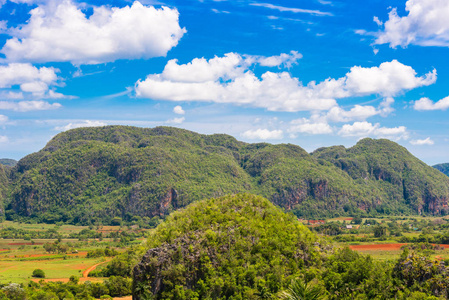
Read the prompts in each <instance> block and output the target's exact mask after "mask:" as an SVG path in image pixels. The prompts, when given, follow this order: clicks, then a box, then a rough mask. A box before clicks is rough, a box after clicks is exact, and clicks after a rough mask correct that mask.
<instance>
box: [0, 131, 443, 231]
mask: <svg viewBox="0 0 449 300" xmlns="http://www.w3.org/2000/svg"><path fill="white" fill-rule="evenodd" d="M2 172H3V173H2ZM2 191H3V192H2ZM238 192H251V193H254V194H258V195H261V196H264V197H266V198H268V199H269V200H270V201H271V202H273V203H275V204H277V205H279V206H281V207H283V208H286V209H288V210H292V211H293V212H294V213H295V214H296V215H297V216H298V217H313V218H322V217H333V216H334V217H335V216H342V215H353V214H359V215H365V216H376V215H378V214H435V215H438V214H446V213H447V211H446V210H447V199H449V178H447V177H446V176H444V175H443V174H441V173H440V172H438V171H436V170H434V169H433V168H431V167H429V166H427V165H425V164H424V163H423V162H421V161H419V160H418V159H416V158H415V157H413V156H412V155H411V154H410V153H409V152H408V151H407V150H406V149H405V148H403V147H401V146H399V145H397V144H395V143H393V142H390V141H387V140H372V139H364V140H362V141H360V142H359V143H357V145H356V146H354V147H352V148H349V149H346V148H344V147H342V146H336V147H330V148H322V149H318V150H316V151H315V152H314V153H312V154H308V153H307V152H306V151H304V150H303V149H302V148H300V147H298V146H295V145H290V144H282V145H270V144H266V143H259V144H247V143H243V142H239V141H237V140H236V139H234V138H233V137H231V136H228V135H222V134H215V135H201V134H197V133H194V132H190V131H187V130H183V129H177V128H170V127H156V128H153V129H149V128H136V127H126V126H106V127H101V128H99V127H97V128H78V129H74V130H70V131H67V132H63V133H60V134H58V135H57V136H56V137H54V138H53V139H52V140H51V141H50V142H49V143H48V144H47V145H46V147H45V148H44V149H42V150H41V151H39V152H36V153H33V154H31V155H28V156H26V157H25V158H23V159H21V160H20V161H19V162H18V164H17V165H16V166H15V167H14V168H13V169H11V170H9V169H8V170H6V169H4V168H3V169H2V168H0V193H3V194H2V195H3V196H2V198H3V199H4V201H3V202H4V204H5V209H4V210H2V208H1V204H0V215H2V213H3V211H4V212H5V216H6V218H7V219H8V220H17V221H26V222H38V223H40V222H44V223H59V222H63V223H71V224H81V225H101V224H103V225H108V224H111V225H129V224H138V225H139V226H140V227H143V228H151V227H155V226H157V225H158V224H159V223H160V222H161V221H162V220H163V219H164V218H165V216H166V215H168V214H169V213H170V212H172V211H174V210H176V209H179V208H181V207H185V206H187V205H188V204H190V203H192V202H195V201H198V200H201V199H204V198H210V197H218V196H222V195H227V194H233V193H238Z"/></svg>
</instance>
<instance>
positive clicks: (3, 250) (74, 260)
mask: <svg viewBox="0 0 449 300" xmlns="http://www.w3.org/2000/svg"><path fill="white" fill-rule="evenodd" d="M6 227H14V228H17V229H24V230H28V231H47V230H49V229H56V230H57V232H58V233H59V234H61V235H62V236H64V237H66V238H63V239H62V240H61V243H66V244H69V245H72V247H74V248H73V249H76V250H77V251H78V253H68V254H56V253H52V254H49V253H47V252H46V251H45V249H44V248H43V244H44V243H47V242H49V243H53V242H54V241H55V239H33V240H24V239H0V283H8V282H16V283H28V282H29V281H30V280H32V279H33V278H32V277H31V274H32V272H33V270H35V269H42V270H43V271H44V272H45V275H46V276H45V280H51V279H61V281H67V280H68V278H69V277H70V276H72V275H74V276H78V277H82V273H83V271H84V270H86V269H88V268H89V267H91V266H93V265H95V264H97V263H99V262H102V261H104V258H86V254H87V251H89V250H93V249H98V248H99V247H101V248H104V247H105V246H113V245H115V244H116V243H113V241H112V240H113V239H110V238H104V239H103V240H102V241H101V242H100V241H98V240H92V239H90V240H88V241H79V240H78V239H69V238H67V237H68V235H69V234H71V233H78V232H80V231H81V230H83V229H89V227H88V226H74V225H61V226H56V225H54V224H25V223H18V222H11V221H4V222H2V223H0V228H6ZM126 229H128V228H127V227H123V228H121V227H120V226H100V227H99V228H97V227H94V228H93V230H97V231H100V232H103V233H109V232H117V231H121V230H126ZM136 242H139V243H140V242H141V241H136ZM118 251H119V252H120V251H123V249H118ZM34 280H35V279H34ZM83 280H89V281H97V280H100V281H101V280H102V279H101V278H98V279H96V278H91V277H89V279H87V278H83Z"/></svg>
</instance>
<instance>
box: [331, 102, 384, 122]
mask: <svg viewBox="0 0 449 300" xmlns="http://www.w3.org/2000/svg"><path fill="white" fill-rule="evenodd" d="M379 113H380V112H379V111H378V110H377V109H376V108H375V107H374V106H363V105H355V106H354V107H353V108H351V109H350V110H349V111H346V110H343V109H342V108H340V107H333V108H331V109H330V110H329V111H328V112H327V114H326V115H325V119H326V120H328V121H331V122H350V121H353V120H366V119H367V118H369V117H372V116H375V115H377V114H379Z"/></svg>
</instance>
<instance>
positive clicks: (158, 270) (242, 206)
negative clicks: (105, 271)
mask: <svg viewBox="0 0 449 300" xmlns="http://www.w3.org/2000/svg"><path fill="white" fill-rule="evenodd" d="M131 254H132V255H134V256H133V257H134V258H133V259H131V260H130V259H129V257H130V255H131ZM143 254H144V255H143ZM132 255H131V256H132ZM142 255H143V257H142ZM119 262H121V263H119ZM446 263H447V262H446V261H438V260H432V259H430V258H429V256H428V254H426V253H425V251H420V250H419V248H418V247H415V250H411V249H407V248H406V249H405V250H404V251H403V253H402V255H401V256H400V257H399V258H398V259H396V260H391V261H376V260H373V259H372V258H371V257H370V256H365V255H361V254H358V253H357V252H354V251H352V250H350V249H349V248H341V247H336V246H334V245H332V243H331V242H330V241H329V240H326V239H324V238H322V237H317V236H316V235H315V234H314V233H312V232H310V231H309V229H307V228H306V227H305V226H303V225H302V224H300V223H299V222H298V221H297V220H296V218H295V217H294V216H293V215H292V214H286V213H284V212H282V210H280V209H279V208H277V207H275V206H274V205H273V204H272V203H270V201H268V200H267V199H264V198H262V197H260V196H254V195H251V194H238V195H234V196H226V197H221V198H218V199H209V200H204V201H200V202H196V203H194V204H191V205H189V206H188V207H187V208H186V209H181V210H179V211H177V212H174V213H172V214H171V215H170V216H169V217H168V218H167V220H166V221H165V222H163V223H162V224H160V225H159V226H158V227H157V228H156V230H154V231H153V232H151V234H150V235H149V236H148V239H147V243H146V245H144V246H143V248H142V247H141V248H140V249H138V250H137V254H136V250H133V251H130V252H128V253H126V254H124V255H122V256H121V257H117V258H115V260H114V265H115V266H119V265H122V266H123V265H131V266H134V265H135V266H134V269H133V271H132V272H131V270H129V271H128V272H129V273H123V267H122V268H118V267H116V268H115V270H116V271H115V272H114V271H113V269H114V268H113V267H112V266H111V268H110V270H112V272H111V274H110V275H121V276H129V275H132V276H133V297H134V299H139V300H140V299H447V297H448V296H449V294H448V292H449V290H448V288H449V282H448V281H447V276H448V275H449V268H448V267H447V266H446ZM294 289H299V291H300V292H303V293H304V294H305V295H303V296H304V297H302V298H299V297H297V296H296V298H295V297H291V296H292V290H294ZM312 291H315V294H316V296H317V297H316V298H309V297H306V295H309V296H311V294H313V293H312ZM289 296H290V297H289Z"/></svg>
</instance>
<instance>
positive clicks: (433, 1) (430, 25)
mask: <svg viewBox="0 0 449 300" xmlns="http://www.w3.org/2000/svg"><path fill="white" fill-rule="evenodd" d="M405 10H406V12H407V15H406V16H403V17H400V16H399V15H398V13H397V9H396V8H393V9H392V10H391V11H390V13H389V14H388V20H387V21H386V22H381V21H380V20H379V19H378V18H376V19H374V21H375V22H376V23H377V24H378V25H379V26H381V27H382V30H381V31H380V32H378V33H375V35H376V36H377V38H376V40H375V42H374V43H375V44H389V45H390V47H392V48H396V47H397V46H401V47H406V46H407V45H409V44H414V45H420V46H442V47H449V23H448V22H447V16H448V15H449V2H448V1H446V0H408V1H407V2H406V4H405Z"/></svg>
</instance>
